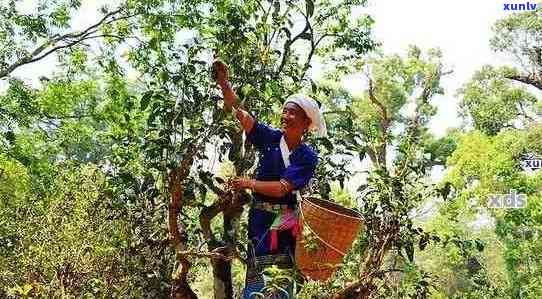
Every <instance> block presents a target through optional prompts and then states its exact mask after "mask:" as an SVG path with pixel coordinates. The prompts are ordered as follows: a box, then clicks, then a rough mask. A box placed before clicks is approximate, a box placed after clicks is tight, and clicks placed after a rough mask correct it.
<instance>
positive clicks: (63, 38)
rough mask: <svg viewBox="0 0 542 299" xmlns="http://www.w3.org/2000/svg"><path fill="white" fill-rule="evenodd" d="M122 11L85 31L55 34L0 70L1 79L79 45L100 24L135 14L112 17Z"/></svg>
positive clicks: (113, 13)
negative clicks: (55, 53)
mask: <svg viewBox="0 0 542 299" xmlns="http://www.w3.org/2000/svg"><path fill="white" fill-rule="evenodd" d="M121 12H122V8H119V9H117V10H114V11H111V12H109V13H107V14H105V15H104V16H103V17H102V18H101V19H100V20H99V21H98V22H97V23H95V24H93V25H91V26H89V27H87V28H86V29H85V30H83V31H75V32H70V33H66V34H63V35H55V36H54V37H52V38H51V39H50V40H48V41H46V42H44V43H43V44H41V45H40V46H38V47H37V48H36V49H34V50H33V51H32V52H30V53H29V54H28V55H26V56H24V57H22V58H20V59H19V60H17V61H15V62H14V63H12V64H11V65H9V66H7V67H6V68H4V69H2V70H0V79H2V78H4V77H6V76H8V75H9V74H11V73H12V72H13V71H15V70H16V69H17V68H19V67H21V66H23V65H26V64H30V63H33V62H36V61H39V60H41V59H43V58H45V57H47V56H49V55H51V54H52V53H54V52H56V51H58V50H62V49H65V48H70V47H73V46H75V45H77V44H78V43H80V42H82V41H84V40H87V39H89V36H91V35H92V34H94V33H96V32H97V28H98V27H99V26H101V25H104V24H111V23H113V22H116V21H119V20H123V19H128V18H131V17H133V16H135V15H127V16H121V17H113V18H111V17H112V16H115V15H117V14H119V13H121ZM61 42H62V43H64V44H62V45H57V44H58V43H61ZM49 47H52V48H51V49H49V50H48V51H46V52H45V53H44V51H45V50H46V49H48V48H49Z"/></svg>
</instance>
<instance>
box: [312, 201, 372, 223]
mask: <svg viewBox="0 0 542 299" xmlns="http://www.w3.org/2000/svg"><path fill="white" fill-rule="evenodd" d="M302 199H303V200H302V202H307V203H309V204H310V205H312V206H317V207H318V208H320V209H324V210H326V211H328V212H331V213H333V214H335V215H339V216H341V217H345V218H350V219H355V220H359V222H361V223H364V221H363V218H362V216H361V214H360V213H359V212H358V211H355V210H353V209H349V208H347V207H343V206H341V207H342V208H344V209H348V210H349V211H351V212H352V213H354V214H356V215H357V216H356V217H355V216H350V215H345V214H341V213H337V212H335V211H333V210H330V209H328V208H325V207H321V206H319V205H317V204H316V203H314V202H312V201H311V200H312V199H316V200H320V201H324V202H328V203H331V204H334V205H337V203H336V202H332V201H330V200H326V199H322V198H317V197H314V196H307V197H304V198H302ZM339 206H340V205H339Z"/></svg>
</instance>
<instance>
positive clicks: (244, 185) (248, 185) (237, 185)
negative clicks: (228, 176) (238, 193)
mask: <svg viewBox="0 0 542 299" xmlns="http://www.w3.org/2000/svg"><path fill="white" fill-rule="evenodd" d="M255 184H256V181H255V180H253V179H249V178H244V177H235V178H232V180H231V186H232V187H233V189H235V190H243V189H251V190H254V185H255Z"/></svg>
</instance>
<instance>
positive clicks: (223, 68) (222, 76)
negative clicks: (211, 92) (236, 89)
mask: <svg viewBox="0 0 542 299" xmlns="http://www.w3.org/2000/svg"><path fill="white" fill-rule="evenodd" d="M213 79H214V80H215V81H216V83H217V84H218V85H220V86H224V85H225V84H226V83H227V82H228V79H229V76H228V66H227V65H226V64H225V63H224V62H222V61H220V60H218V59H217V60H215V61H214V62H213Z"/></svg>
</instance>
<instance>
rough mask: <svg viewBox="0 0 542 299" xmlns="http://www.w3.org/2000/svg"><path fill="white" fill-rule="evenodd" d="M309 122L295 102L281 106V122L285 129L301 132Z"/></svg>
mask: <svg viewBox="0 0 542 299" xmlns="http://www.w3.org/2000/svg"><path fill="white" fill-rule="evenodd" d="M310 123H311V120H310V119H309V118H308V117H307V115H306V114H305V111H303V109H302V108H301V107H299V106H298V105H297V104H295V103H292V102H289V103H287V104H286V105H285V106H284V108H282V117H281V124H282V128H283V129H284V130H285V131H292V132H301V133H303V132H304V131H305V130H306V129H307V128H308V127H309V125H310Z"/></svg>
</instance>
